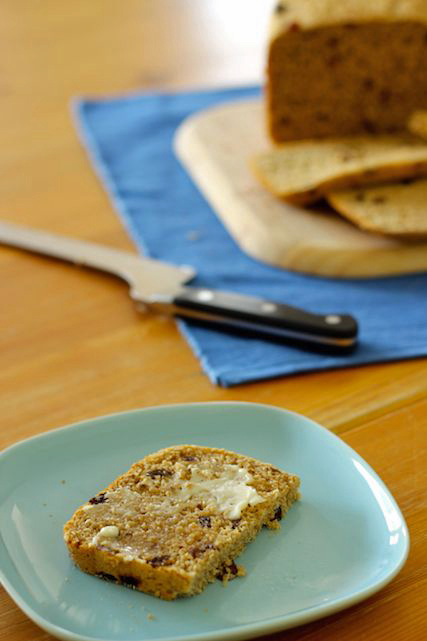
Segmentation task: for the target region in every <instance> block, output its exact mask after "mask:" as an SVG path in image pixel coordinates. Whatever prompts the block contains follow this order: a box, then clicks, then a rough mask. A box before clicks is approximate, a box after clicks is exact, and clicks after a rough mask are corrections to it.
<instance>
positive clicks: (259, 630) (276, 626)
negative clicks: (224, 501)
mask: <svg viewBox="0 0 427 641" xmlns="http://www.w3.org/2000/svg"><path fill="white" fill-rule="evenodd" d="M220 406H229V407H231V406H235V407H238V406H245V407H254V408H264V409H265V410H267V411H274V412H277V413H280V414H283V415H288V416H292V417H294V418H296V419H297V420H298V421H301V422H306V423H308V424H310V426H311V427H312V428H313V429H317V430H320V431H323V432H324V433H327V438H329V437H330V438H331V440H332V441H335V442H336V443H339V446H340V447H342V448H343V449H344V450H345V451H346V452H347V453H348V454H349V453H352V454H353V455H355V457H356V458H357V459H358V460H359V461H362V462H363V464H364V466H365V467H366V468H367V469H368V470H369V471H370V472H371V473H372V475H373V476H374V477H375V479H376V481H377V482H378V483H379V484H380V485H381V487H382V488H383V490H384V491H385V492H386V494H387V496H388V498H389V499H390V500H391V503H392V505H393V507H394V509H395V511H396V512H397V514H398V515H399V517H400V519H401V524H402V527H401V529H402V532H403V534H404V536H403V540H404V549H403V551H402V554H401V558H400V559H399V561H398V562H396V564H395V566H394V567H393V568H392V569H390V571H389V572H388V574H386V575H385V576H384V577H383V578H382V579H380V580H378V581H374V582H373V583H372V584H370V585H367V586H366V587H364V588H362V589H360V590H358V591H355V592H352V593H351V594H350V595H345V596H341V597H337V598H335V599H334V600H333V601H331V602H329V603H328V604H326V605H315V606H312V607H308V608H307V607H304V608H301V610H297V611H295V612H293V613H291V614H285V615H280V616H275V617H270V618H269V619H266V620H263V621H260V622H255V623H243V624H238V625H237V626H233V627H230V628H223V629H220V630H217V631H211V632H202V633H191V634H185V635H173V636H170V635H169V636H163V637H155V636H153V637H144V638H143V637H141V640H142V641H228V640H229V639H230V640H233V641H239V640H243V639H250V638H254V637H256V636H263V635H267V634H274V633H275V632H279V631H281V630H286V629H289V628H293V627H296V626H298V625H302V624H305V623H309V622H311V621H314V620H318V619H321V618H324V617H326V616H328V615H331V614H334V613H336V612H340V611H342V610H344V609H346V608H348V607H350V606H352V605H355V604H357V603H360V602H361V601H363V600H365V599H367V598H368V597H370V596H372V595H373V594H375V593H376V592H378V591H379V590H381V589H382V588H383V587H384V586H385V585H387V584H388V583H389V582H390V581H392V580H393V578H394V577H395V576H396V575H397V574H398V573H399V572H400V570H401V569H402V567H403V566H404V564H405V562H406V560H407V558H408V554H409V549H410V537H409V531H408V526H407V524H406V521H405V518H404V516H403V514H402V513H401V510H400V508H399V506H398V504H397V502H396V500H395V499H394V497H393V495H392V494H391V492H390V490H389V489H388V487H387V486H386V485H385V483H384V482H383V480H382V479H381V477H379V476H378V474H377V473H376V472H375V470H374V469H373V468H372V467H371V466H370V465H369V463H367V462H366V461H365V460H364V459H363V458H362V457H361V456H360V455H359V454H358V453H357V451H355V450H354V449H353V448H352V447H351V446H349V445H347V443H346V442H345V441H343V440H342V439H341V438H340V437H339V436H338V435H337V434H335V433H334V432H332V431H331V430H329V429H328V428H326V427H324V426H323V425H321V424H320V423H317V422H316V421H314V420H312V419H310V418H308V417H307V416H304V415H303V414H300V413H298V412H295V411H293V410H288V409H286V408H282V407H279V406H276V405H269V404H265V403H256V402H247V401H207V402H203V401H199V402H189V403H173V404H165V405H155V406H148V407H140V408H133V409H130V410H124V411H117V412H111V413H108V414H104V415H98V416H94V417H92V418H87V419H82V420H79V421H75V422H73V423H70V424H67V425H63V426H61V427H57V428H52V429H50V430H48V431H45V432H42V433H40V434H36V435H33V436H30V437H28V438H25V439H22V440H19V441H17V442H16V443H13V444H11V445H9V446H8V447H6V448H5V449H4V450H3V451H1V452H0V462H1V461H2V459H4V458H5V457H6V456H10V455H12V456H13V454H14V453H15V452H16V451H18V450H19V449H21V447H25V446H28V445H31V444H32V443H33V442H39V441H41V440H43V439H49V438H50V437H51V436H55V435H56V434H58V433H61V432H65V431H69V432H70V431H75V432H78V431H79V430H82V429H87V427H89V426H90V425H92V424H94V423H102V422H104V421H105V420H109V419H113V420H114V419H115V418H119V417H122V416H129V415H131V414H144V413H149V412H162V411H172V412H173V411H174V410H178V411H179V410H180V409H182V408H189V407H220ZM0 498H1V497H0ZM0 536H1V532H0ZM1 560H2V559H1V557H0V562H1ZM0 583H1V584H2V585H3V588H4V589H5V591H6V592H7V593H8V594H9V596H10V597H11V598H12V600H13V601H14V602H15V604H16V605H17V606H18V607H19V609H20V610H21V611H22V612H23V613H24V614H26V616H28V618H29V619H31V620H32V621H33V622H34V623H36V624H37V625H38V626H39V627H40V628H42V629H43V630H45V631H47V632H48V633H50V634H52V635H53V636H55V637H57V638H59V639H63V640H66V641H112V640H111V639H108V638H105V637H98V636H96V637H95V636H86V635H81V634H77V633H75V632H72V631H70V630H69V629H67V628H63V627H61V626H59V625H57V624H55V623H52V622H50V621H49V619H47V618H44V617H43V616H41V615H40V614H39V613H38V612H37V611H36V610H35V609H33V607H32V606H31V605H29V604H28V603H27V601H26V600H25V598H23V597H22V596H21V594H20V593H19V591H18V590H16V589H15V588H14V587H13V585H12V584H11V583H10V581H9V580H8V577H7V575H6V574H5V572H4V571H3V569H2V567H1V564H0ZM117 641H118V640H117Z"/></svg>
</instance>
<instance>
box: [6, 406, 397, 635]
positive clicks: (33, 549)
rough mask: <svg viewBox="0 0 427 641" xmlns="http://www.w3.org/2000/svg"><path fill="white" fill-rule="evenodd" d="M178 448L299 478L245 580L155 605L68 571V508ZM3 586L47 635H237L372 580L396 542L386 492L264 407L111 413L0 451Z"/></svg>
mask: <svg viewBox="0 0 427 641" xmlns="http://www.w3.org/2000/svg"><path fill="white" fill-rule="evenodd" d="M182 443H192V444H198V445H208V446H213V447H223V448H226V449H230V450H235V451H237V452H241V453H243V454H247V455H249V456H254V457H256V458H259V459H260V460H264V461H268V462H270V463H272V464H273V465H276V466H278V467H281V468H283V469H284V470H287V471H289V472H294V473H296V474H298V475H299V476H300V477H301V481H302V488H301V489H302V498H301V501H300V502H299V503H298V504H296V505H295V506H294V507H292V509H291V511H290V512H289V514H288V516H287V517H286V518H285V519H284V520H283V521H282V527H281V529H280V530H279V531H277V532H276V531H275V532H272V531H268V530H265V531H262V532H261V533H260V535H259V536H258V538H257V539H256V540H255V541H254V542H253V543H251V544H250V545H249V547H248V548H247V550H246V551H245V552H244V554H243V555H242V556H241V557H240V559H239V560H240V562H241V563H242V564H243V565H244V566H245V567H246V569H247V576H246V577H245V578H241V579H237V580H235V581H232V582H231V583H230V584H229V585H228V586H227V587H223V586H222V584H221V583H219V582H217V583H215V584H212V585H210V586H208V588H206V590H205V591H204V592H203V593H202V594H200V595H198V596H196V597H192V598H189V599H180V600H177V601H173V602H166V601H161V600H160V599H156V598H155V597H151V596H148V595H145V594H142V593H140V592H135V591H132V590H130V589H127V588H123V587H120V586H116V585H113V584H109V583H107V582H104V581H101V580H100V579H97V578H94V577H91V576H88V575H86V574H83V573H82V572H80V571H79V570H77V569H76V568H75V567H74V566H73V564H72V563H71V561H70V559H69V557H68V554H67V551H66V548H65V545H64V543H63V539H62V526H63V524H64V522H65V521H66V520H67V519H68V518H69V517H70V516H71V514H72V513H73V511H74V510H75V508H76V507H77V506H78V505H80V504H81V503H83V502H84V501H86V500H87V499H88V497H90V496H93V495H94V494H96V493H97V492H98V491H99V490H101V489H102V488H104V487H105V486H106V485H108V484H109V483H110V481H112V480H113V479H114V478H115V477H116V476H118V475H119V474H121V473H122V472H124V471H126V470H127V469H128V467H129V466H130V465H131V463H133V462H134V461H136V460H137V459H140V458H142V457H143V456H145V455H146V454H148V453H150V452H153V451H155V450H157V449H159V448H161V447H167V446H169V445H173V444H182ZM0 534H1V539H0V568H1V575H0V576H1V579H2V581H3V584H4V587H5V588H6V590H7V591H8V592H9V594H10V595H11V597H12V598H13V599H14V600H15V602H16V603H17V605H18V606H19V607H20V608H21V609H22V610H23V611H24V612H25V613H26V614H27V615H28V616H29V617H30V618H31V619H32V620H33V621H34V622H35V623H37V624H38V625H39V626H41V627H42V628H44V629H45V630H47V631H48V632H50V633H51V634H53V635H55V636H57V637H59V638H60V639H67V640H68V639H73V640H75V641H77V640H79V641H81V640H83V639H84V640H91V641H93V640H94V639H97V640H99V639H103V640H107V639H115V640H120V641H129V640H131V639H134V640H137V639H139V640H144V641H147V640H149V641H151V640H157V639H161V640H162V641H165V640H166V639H170V640H173V641H178V640H184V639H191V640H194V641H199V640H200V641H201V640H203V641H208V640H219V639H224V640H225V639H227V640H229V639H247V638H250V637H253V636H257V635H262V634H267V633H271V632H274V631H277V630H282V629H284V628H289V627H291V626H295V625H298V624H301V623H305V622H307V621H311V620H313V619H317V618H320V617H322V616H325V615H327V614H330V613H332V612H336V611H337V610H341V609H343V608H345V607H348V606H349V605H352V604H354V603H356V602H358V601H360V600H362V599H364V598H366V597H368V596H369V595H371V594H372V593H374V592H375V591H377V590H379V589H380V588H381V587H383V586H384V585H385V584H386V583H387V582H388V581H390V580H391V579H392V578H393V577H394V576H395V575H396V574H397V572H398V571H399V570H400V569H401V567H402V565H403V564H404V562H405V559H406V556H407V553H408V548H409V539H408V531H407V528H406V524H405V522H404V519H403V517H402V515H401V513H400V511H399V508H398V507H397V505H396V503H395V501H394V499H393V497H392V496H391V495H390V493H389V491H388V490H387V488H386V487H385V486H384V484H383V483H382V481H381V480H380V479H379V478H378V476H377V475H376V474H375V472H374V471H373V470H372V469H371V468H370V467H369V465H367V463H365V461H363V460H362V459H361V458H360V456H358V455H357V454H356V453H355V452H354V451H353V450H352V449H350V448H349V447H348V446H347V445H345V444H344V443H343V442H342V441H341V440H340V439H339V438H338V437H336V436H334V435H333V434H332V433H331V432H329V431H328V430H326V429H324V428H322V427H320V426H319V425H317V424H316V423H313V422H312V421H310V420H308V419H306V418H304V417H302V416H299V415H297V414H293V413H292V412H288V411H285V410H281V409H278V408H273V407H268V406H263V405H256V404H250V403H206V404H190V405H178V406H170V407H158V408H150V409H143V410H135V411H132V412H125V413H123V414H115V415H112V416H106V417H103V418H97V419H94V420H91V421H85V422H82V423H78V424H76V425H72V426H71V427H67V428H63V429H59V430H54V431H51V432H48V433H46V434H42V435H41V436H38V437H35V438H32V439H29V440H27V441H23V442H21V443H18V444H17V445H14V446H13V447H11V448H9V449H7V450H5V451H4V452H3V453H2V454H1V456H0Z"/></svg>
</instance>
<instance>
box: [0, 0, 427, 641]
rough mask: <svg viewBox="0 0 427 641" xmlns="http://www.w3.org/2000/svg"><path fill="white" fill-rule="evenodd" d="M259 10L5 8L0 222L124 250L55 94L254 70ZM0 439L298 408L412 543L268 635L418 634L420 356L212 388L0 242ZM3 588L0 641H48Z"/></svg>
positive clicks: (132, 315)
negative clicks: (378, 583) (377, 495)
mask: <svg viewBox="0 0 427 641" xmlns="http://www.w3.org/2000/svg"><path fill="white" fill-rule="evenodd" d="M271 4H272V2H269V1H267V2H252V3H251V2H248V1H247V0H121V1H120V2H119V0H90V1H88V0H73V2H66V1H62V2H61V1H59V2H58V0H44V1H43V2H37V1H36V0H3V1H2V2H1V3H0V60H1V63H0V92H1V99H0V114H1V128H0V131H1V134H0V135H1V145H0V171H1V180H0V194H1V198H0V202H1V205H0V207H1V209H0V218H4V219H8V220H10V221H12V222H18V223H22V224H27V225H32V226H37V227H40V228H43V229H47V230H51V231H54V232H59V233H63V234H68V235H70V236H75V237H77V238H82V239H88V240H92V241H96V242H101V243H105V244H109V245H111V246H114V247H118V248H123V249H128V250H134V247H133V245H132V242H131V240H130V239H129V237H128V236H127V235H126V233H125V231H124V229H123V226H122V225H121V224H120V221H119V219H118V216H117V215H116V213H115V212H114V210H113V208H112V206H111V203H110V202H109V200H108V198H107V196H106V194H105V192H104V191H103V189H102V187H101V185H100V183H99V182H98V180H97V178H96V177H95V175H94V172H93V170H92V167H91V165H90V163H89V161H88V159H87V157H86V155H85V153H84V151H83V150H82V148H81V146H80V144H79V142H78V140H77V136H76V131H75V129H74V126H73V123H72V120H71V117H70V100H71V99H72V98H73V97H75V96H79V95H80V96H81V95H92V96H103V95H106V94H116V93H120V92H126V91H129V90H135V89H140V88H150V89H157V88H158V89H163V88H176V89H179V88H184V87H185V88H195V87H207V86H212V85H216V86H218V85H221V86H224V85H227V86H230V85H234V84H243V83H249V82H256V81H260V80H261V79H262V70H263V64H264V55H265V49H264V47H265V33H266V24H267V20H268V15H269V8H270V6H271ZM0 272H1V281H0V294H1V295H0V300H1V306H0V344H1V348H0V353H1V368H0V404H1V405H0V407H1V413H0V416H1V418H0V421H1V430H0V444H1V446H2V447H6V446H8V445H10V444H12V443H14V442H16V441H18V440H20V439H23V438H26V437H28V436H32V435H35V434H38V433H40V432H43V431H46V430H49V429H52V428H55V427H58V426H61V425H65V424H68V423H72V422H74V421H77V420H80V419H85V418H91V417H94V416H96V415H100V414H107V413H110V412H117V411H121V410H128V409H131V408H137V407H147V406H153V405H163V404H168V403H182V402H188V401H221V400H242V401H256V402H262V403H269V404H272V405H276V406H278V407H282V408H288V409H291V410H296V411H298V412H301V413H302V414H305V415H306V416H308V417H310V418H312V419H314V420H316V421H319V422H320V423H322V424H324V425H325V426H326V427H328V428H329V429H331V430H333V431H334V432H336V433H338V434H340V436H341V437H342V438H343V439H344V440H345V441H346V442H347V443H348V444H350V445H351V446H352V447H354V448H356V449H357V451H358V452H359V453H360V454H361V455H362V456H363V457H364V458H365V459H366V460H367V461H368V462H369V463H370V464H371V465H372V466H373V467H374V469H376V471H377V472H378V473H379V475H380V476H381V477H382V478H383V480H384V481H385V482H386V484H387V485H388V487H389V488H390V490H391V491H392V493H393V494H394V496H395V498H396V500H397V501H398V503H399V505H400V507H401V509H402V511H403V514H404V516H405V518H406V520H407V523H408V526H409V529H410V534H411V543H412V545H411V552H410V555H409V559H408V561H407V563H406V565H405V567H404V569H403V570H402V571H401V573H400V574H399V575H398V576H397V578H395V579H394V580H393V581H392V582H391V583H390V584H389V585H388V586H386V587H385V588H384V589H383V590H381V591H380V592H379V593H378V594H376V595H375V596H372V597H371V598H369V599H368V600H367V601H365V602H363V603H361V604H359V605H357V606H354V607H352V608H350V609H349V610H346V611H344V612H341V613H339V614H337V615H333V616H330V617H328V618H326V619H323V620H321V621H318V622H316V623H312V624H309V625H305V626H302V627H300V628H296V629H294V630H290V631H287V632H283V633H279V634H277V635H276V637H277V638H280V639H313V640H314V639H316V640H317V639H322V640H327V639H328V640H329V639H343V638H345V639H346V641H350V640H353V639H354V640H360V639H365V638H366V639H387V640H389V639H393V640H397V639H401V640H402V641H410V640H414V639H424V638H427V626H426V619H427V608H426V600H427V570H426V561H427V549H426V490H427V478H426V469H427V466H426V432H427V361H426V359H414V360H409V361H404V362H396V363H390V364H386V365H371V366H366V367H358V368H351V369H344V370H339V371H331V372H322V373H311V374H306V375H299V376H292V377H289V378H283V379H278V380H274V381H265V382H261V383H254V384H249V385H243V386H238V387H234V388H232V389H221V388H219V387H215V386H213V385H212V384H211V383H210V382H209V380H208V379H207V378H206V376H205V375H204V374H203V373H202V371H201V369H200V366H199V363H198V362H197V360H196V359H195V357H194V355H193V353H192V352H191V351H190V349H189V347H188V346H187V344H186V343H185V342H184V340H183V339H182V337H181V336H180V334H179V333H178V331H177V329H176V327H175V324H174V322H173V321H171V320H165V319H163V318H159V317H143V316H141V315H140V314H139V313H138V312H137V311H136V310H135V309H134V308H133V306H132V304H131V303H130V302H129V300H128V298H127V294H126V288H125V286H123V285H122V284H121V283H120V282H117V281H116V280H114V279H110V278H108V277H105V276H102V275H100V274H97V273H93V272H85V271H84V270H79V269H73V268H70V267H69V266H67V265H65V264H60V263H58V264H55V265H53V264H52V262H51V261H46V260H44V259H43V258H40V257H36V256H33V255H28V254H25V253H20V252H19V251H17V250H13V249H9V248H5V247H1V248H0ZM51 638H52V637H50V636H49V635H48V634H46V633H44V632H43V631H42V630H41V629H39V628H38V627H37V626H36V625H34V624H33V623H32V622H31V621H30V620H29V619H27V618H26V616H25V615H24V614H22V613H21V611H20V610H19V609H18V608H17V607H16V606H15V605H14V603H13V602H12V600H11V599H10V598H9V596H8V595H7V594H6V592H5V591H4V590H3V589H2V588H1V591H0V640H1V641H3V640H7V641H18V640H19V641H27V640H30V639H31V640H32V641H36V640H41V639H51Z"/></svg>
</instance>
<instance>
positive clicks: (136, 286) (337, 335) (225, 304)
mask: <svg viewBox="0 0 427 641" xmlns="http://www.w3.org/2000/svg"><path fill="white" fill-rule="evenodd" d="M0 244H4V245H10V246H13V247H17V248H19V249H25V250H28V251H31V252H36V253H38V254H43V255H46V256H50V257H52V258H57V259H60V260H65V261H69V262H71V263H74V264H76V265H79V266H83V267H90V268H93V269H97V270H101V271H103V272H108V273H109V274H112V275H115V276H119V277H120V278H121V279H123V280H125V281H126V282H127V283H128V285H129V287H130V296H131V298H132V299H133V300H134V301H137V302H139V303H143V304H144V306H145V307H146V308H147V309H148V310H149V311H153V312H157V313H163V314H168V315H172V316H176V317H179V318H190V319H194V320H195V321H197V322H200V323H202V324H206V323H207V324H211V325H215V326H217V327H218V328H219V329H225V330H226V329H231V330H234V331H241V330H243V331H244V332H245V333H247V332H250V333H255V334H258V335H262V336H264V337H269V338H274V339H275V340H282V339H283V340H284V341H285V342H289V341H291V342H293V343H295V344H299V343H301V344H302V345H304V347H309V348H310V347H312V348H316V347H322V348H323V349H325V348H326V350H328V349H329V348H330V349H331V350H332V351H334V352H336V351H338V352H339V351H348V350H349V349H351V348H353V347H354V346H355V345H356V342H357V332H358V328H357V322H356V320H355V319H354V318H353V317H352V316H349V315H347V314H340V313H328V314H312V313H310V312H308V311H305V310H303V309H298V308H297V307H291V306H289V305H285V304H283V303H279V302H274V301H270V300H265V299H262V298H254V297H250V296H245V295H241V294H235V293H230V292H223V291H218V290H214V289H210V288H208V287H194V286H193V287H192V286H188V285H187V283H189V282H190V281H191V280H192V279H193V278H194V277H195V275H196V272H195V270H194V269H193V268H192V267H187V266H175V265H172V264H168V263H164V262H163V261H158V260H153V259H151V258H145V257H141V256H137V255H135V254H132V253H131V252H127V251H122V250H119V249H114V248H110V247H105V246H103V245H98V244H95V243H91V242H88V241H83V240H76V239H72V238H68V237H65V236H61V235H58V234H53V233H49V232H45V231H40V230H36V229H31V228H29V227H24V226H21V225H15V224H12V223H9V222H3V221H0Z"/></svg>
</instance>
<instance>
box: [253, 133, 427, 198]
mask: <svg viewBox="0 0 427 641" xmlns="http://www.w3.org/2000/svg"><path fill="white" fill-rule="evenodd" d="M251 166H252V169H253V172H254V173H255V176H256V177H257V179H258V180H259V182H261V184H263V185H264V186H265V187H266V188H267V189H268V190H269V191H270V192H272V193H273V194H274V195H276V196H278V197H279V198H282V199H283V200H286V201H287V202H290V203H294V204H298V205H307V204H310V203H313V202H315V201H316V200H319V199H321V198H323V197H324V196H325V194H327V193H329V192H331V191H335V190H338V189H348V188H353V187H362V186H365V185H373V184H380V183H384V182H395V181H398V180H401V179H405V178H418V177H422V176H427V142H425V141H423V140H421V139H419V138H416V137H415V136H411V135H409V134H408V135H406V134H401V135H396V136H359V137H353V138H341V139H330V140H305V141H301V142H293V143H286V144H283V145H280V146H279V147H277V148H275V149H271V150H269V151H266V152H263V153H260V154H258V155H256V156H255V157H254V158H253V159H252V161H251Z"/></svg>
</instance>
